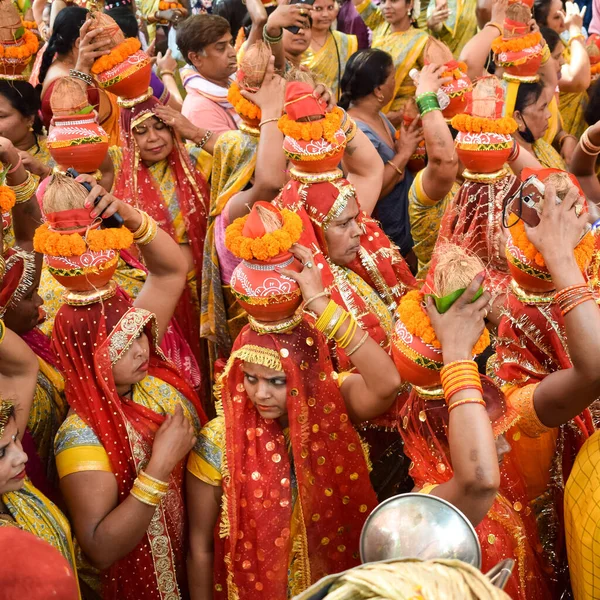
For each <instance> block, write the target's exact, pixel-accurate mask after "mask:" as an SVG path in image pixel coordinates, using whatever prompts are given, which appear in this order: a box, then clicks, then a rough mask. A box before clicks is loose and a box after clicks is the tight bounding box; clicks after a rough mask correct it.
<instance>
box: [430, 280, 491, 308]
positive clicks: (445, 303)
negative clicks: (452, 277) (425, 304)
mask: <svg viewBox="0 0 600 600" xmlns="http://www.w3.org/2000/svg"><path fill="white" fill-rule="evenodd" d="M466 289H467V288H459V289H458V290H456V291H454V292H452V293H450V294H446V295H445V296H442V297H440V296H436V295H435V294H428V296H431V297H432V298H433V301H434V302H435V306H436V308H437V310H438V312H439V313H441V314H443V313H445V312H446V311H447V310H448V309H449V308H450V307H451V306H452V305H453V304H454V303H455V302H456V301H457V300H458V299H459V298H460V297H461V296H462V295H463V294H464V293H465V290H466ZM481 294H483V286H481V287H480V288H479V289H478V290H477V293H476V294H475V297H474V298H473V300H471V302H475V300H477V298H480V297H481Z"/></svg>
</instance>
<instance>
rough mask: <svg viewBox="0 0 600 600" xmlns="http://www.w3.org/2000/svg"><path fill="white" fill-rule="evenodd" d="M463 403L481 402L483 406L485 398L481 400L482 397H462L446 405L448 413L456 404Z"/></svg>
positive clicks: (460, 404) (461, 404)
mask: <svg viewBox="0 0 600 600" xmlns="http://www.w3.org/2000/svg"><path fill="white" fill-rule="evenodd" d="M464 404H481V406H483V407H485V400H483V398H463V399H462V400H457V401H456V402H453V403H452V404H449V405H448V414H450V413H451V412H452V411H453V410H454V409H455V408H456V407H457V406H463V405H464Z"/></svg>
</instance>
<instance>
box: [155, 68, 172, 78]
mask: <svg viewBox="0 0 600 600" xmlns="http://www.w3.org/2000/svg"><path fill="white" fill-rule="evenodd" d="M164 75H170V76H171V77H173V78H175V71H171V70H170V69H161V71H160V73H159V74H158V76H159V77H160V78H161V79H162V77H163V76H164Z"/></svg>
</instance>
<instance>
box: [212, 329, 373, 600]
mask: <svg viewBox="0 0 600 600" xmlns="http://www.w3.org/2000/svg"><path fill="white" fill-rule="evenodd" d="M244 361H248V362H252V363H255V364H260V365H262V366H266V367H268V368H272V369H275V370H283V371H284V372H285V377H286V382H287V394H288V400H287V406H288V418H289V448H290V450H289V453H288V447H287V446H286V439H285V436H284V431H283V429H282V427H281V425H280V424H279V422H278V421H273V420H272V419H263V418H262V417H261V416H260V414H259V413H258V411H257V410H256V408H255V407H254V405H253V404H252V402H251V401H250V399H249V398H248V395H247V393H246V391H245V389H244V374H243V371H242V366H243V362H244ZM218 390H219V392H220V396H221V401H222V408H223V415H224V419H225V447H226V449H225V457H224V469H223V493H224V505H223V510H222V514H221V519H220V523H219V525H218V526H217V530H216V534H215V540H216V542H215V543H216V552H215V566H216V569H215V583H216V584H217V590H219V586H221V591H217V592H216V593H215V598H228V597H231V596H228V589H229V593H231V591H232V590H234V589H235V590H236V591H237V594H239V596H235V597H239V598H240V600H254V599H255V598H259V597H260V598H269V599H273V600H276V599H277V600H279V599H282V600H283V599H284V598H286V597H288V567H290V570H291V573H292V574H293V575H295V577H294V579H293V582H292V585H291V590H290V591H291V592H292V595H294V594H295V593H299V592H300V591H302V590H303V589H305V588H306V587H308V586H309V585H311V584H312V583H313V582H315V581H317V580H318V579H320V578H321V577H323V576H325V575H328V574H330V573H336V572H338V571H343V570H345V569H348V568H351V567H353V566H356V565H357V564H359V562H360V560H359V538H360V532H361V530H362V526H363V524H364V521H365V519H366V517H367V516H368V514H369V513H370V511H371V510H372V509H373V508H374V507H375V506H376V504H377V500H376V497H375V493H374V491H373V489H372V488H371V485H370V483H369V472H368V468H367V463H366V460H365V456H364V454H363V452H362V449H361V441H360V438H359V437H358V434H357V433H356V431H355V430H354V427H353V426H352V424H351V423H350V420H349V418H348V413H347V411H346V406H345V404H344V400H343V398H342V395H341V393H340V390H339V387H338V384H337V375H336V373H334V371H333V369H332V366H331V359H330V357H329V352H328V350H327V344H326V341H325V339H324V338H323V337H322V336H321V334H320V333H319V332H318V331H317V330H316V329H314V327H313V326H312V325H311V324H309V323H308V322H306V321H303V322H302V323H300V325H298V326H297V327H296V328H295V329H294V330H293V331H292V332H291V333H288V334H281V335H259V334H258V333H256V332H254V331H252V330H251V329H250V328H249V327H248V326H246V328H244V329H243V330H242V332H241V334H240V335H239V336H238V338H237V340H236V342H235V345H234V348H233V353H232V355H231V357H230V359H229V361H228V363H227V366H226V368H225V370H224V372H223V375H222V378H221V379H220V383H219V386H218ZM294 481H295V482H296V485H294ZM294 487H295V488H296V489H297V497H296V498H294V496H293V492H292V488H294ZM294 502H295V505H294ZM219 532H220V533H221V535H224V536H225V538H224V539H223V538H222V537H220V536H219ZM292 556H293V564H292V565H291V566H290V557H292Z"/></svg>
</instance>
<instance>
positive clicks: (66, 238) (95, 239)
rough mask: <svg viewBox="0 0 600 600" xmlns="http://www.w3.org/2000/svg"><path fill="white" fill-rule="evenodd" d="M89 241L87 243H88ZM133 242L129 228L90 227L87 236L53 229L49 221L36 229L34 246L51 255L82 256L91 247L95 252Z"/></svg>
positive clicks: (114, 248) (125, 246) (125, 247)
mask: <svg viewBox="0 0 600 600" xmlns="http://www.w3.org/2000/svg"><path fill="white" fill-rule="evenodd" d="M86 241H87V244H86ZM132 244H133V234H132V233H131V231H129V229H126V228H125V227H120V228H119V229H90V230H89V231H88V232H87V233H86V235H85V237H83V236H82V235H81V234H79V233H60V232H58V231H52V230H51V229H50V227H49V225H48V223H44V224H43V225H41V226H40V227H38V228H37V229H36V230H35V235H34V236H33V248H34V250H35V251H36V252H39V253H41V254H48V255H50V256H65V257H68V256H81V255H82V254H83V253H84V252H85V251H86V250H87V248H88V247H89V249H90V250H92V251H93V252H101V251H102V250H125V249H127V248H129V247H130V246H131V245H132Z"/></svg>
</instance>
